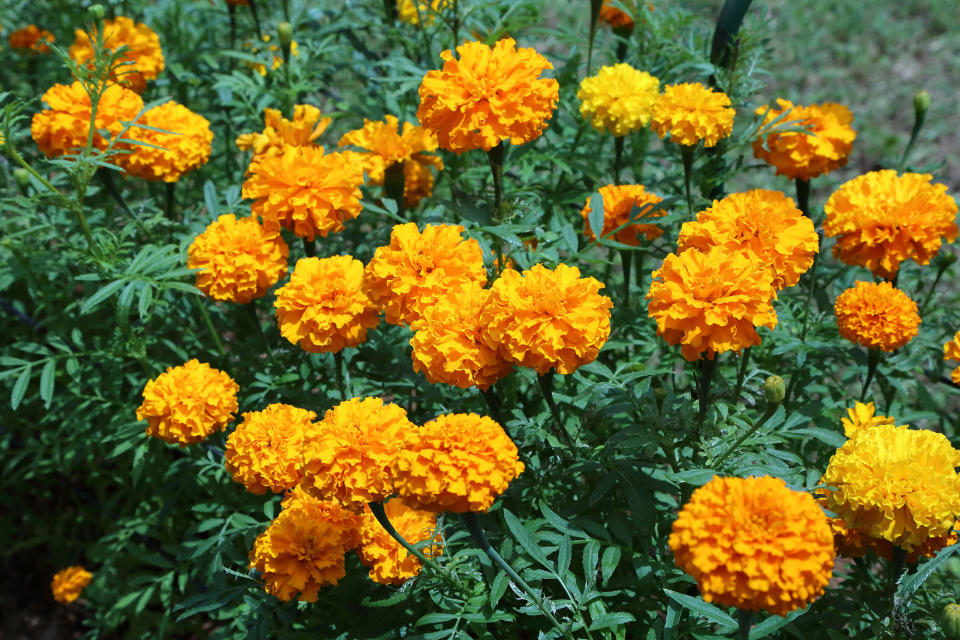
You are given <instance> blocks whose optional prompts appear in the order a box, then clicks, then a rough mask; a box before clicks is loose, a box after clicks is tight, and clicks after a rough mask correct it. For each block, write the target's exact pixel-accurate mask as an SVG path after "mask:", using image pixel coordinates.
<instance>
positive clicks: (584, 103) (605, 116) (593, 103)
mask: <svg viewBox="0 0 960 640" xmlns="http://www.w3.org/2000/svg"><path fill="white" fill-rule="evenodd" d="M621 13H622V12H621ZM631 24H632V23H631ZM659 95H660V81H659V80H658V79H657V78H655V77H654V76H652V75H650V74H649V73H647V72H646V71H640V70H639V69H634V68H633V67H631V66H630V65H628V64H625V63H622V62H621V63H619V64H615V65H610V66H606V67H600V70H599V71H597V73H596V75H593V76H590V77H588V78H584V79H583V81H582V82H580V88H579V89H578V90H577V99H578V100H580V115H581V116H583V117H584V118H586V119H587V120H589V121H590V124H591V125H592V126H593V128H594V129H597V130H599V131H604V130H606V131H608V132H609V133H611V134H613V135H614V136H617V137H620V136H625V135H627V134H628V133H634V132H636V131H639V130H641V129H643V128H644V127H646V126H647V125H648V124H650V116H651V114H652V113H653V103H654V102H655V101H656V100H657V97H658V96H659Z"/></svg>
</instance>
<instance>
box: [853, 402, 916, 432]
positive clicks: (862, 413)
mask: <svg viewBox="0 0 960 640" xmlns="http://www.w3.org/2000/svg"><path fill="white" fill-rule="evenodd" d="M840 423H841V424H842V425H843V435H845V436H847V437H848V438H852V437H853V436H855V435H856V434H858V433H861V432H862V431H864V430H865V429H871V428H873V427H875V426H877V425H881V424H883V425H890V426H892V425H893V418H892V417H890V416H881V415H878V414H877V409H876V407H874V406H873V403H872V402H868V403H866V404H864V403H862V402H857V403H856V404H855V405H853V407H851V408H849V409H847V417H846V418H841V419H840ZM903 426H906V425H903Z"/></svg>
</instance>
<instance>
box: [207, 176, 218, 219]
mask: <svg viewBox="0 0 960 640" xmlns="http://www.w3.org/2000/svg"><path fill="white" fill-rule="evenodd" d="M203 203H204V204H205V205H206V206H207V213H208V214H209V216H210V218H211V219H212V220H216V219H217V212H218V211H219V210H220V206H219V205H218V199H217V187H216V185H215V184H213V181H212V180H207V181H206V182H204V183H203Z"/></svg>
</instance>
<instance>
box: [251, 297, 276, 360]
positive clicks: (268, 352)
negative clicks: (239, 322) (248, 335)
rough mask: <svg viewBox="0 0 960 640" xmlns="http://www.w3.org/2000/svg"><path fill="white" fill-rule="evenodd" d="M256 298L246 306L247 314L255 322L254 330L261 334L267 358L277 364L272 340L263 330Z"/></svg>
mask: <svg viewBox="0 0 960 640" xmlns="http://www.w3.org/2000/svg"><path fill="white" fill-rule="evenodd" d="M254 302H255V301H254V300H251V301H250V302H248V303H247V304H245V305H244V306H245V307H246V308H247V315H248V317H249V318H250V322H251V323H253V328H254V331H255V332H256V333H257V335H258V336H260V341H261V342H262V343H263V351H264V353H265V354H266V355H267V360H269V361H270V362H271V363H272V364H274V365H276V364H277V362H276V360H274V359H273V351H272V350H271V349H270V340H268V339H267V334H266V333H265V332H264V330H263V324H262V323H261V322H260V316H258V315H257V307H256V306H255V305H254Z"/></svg>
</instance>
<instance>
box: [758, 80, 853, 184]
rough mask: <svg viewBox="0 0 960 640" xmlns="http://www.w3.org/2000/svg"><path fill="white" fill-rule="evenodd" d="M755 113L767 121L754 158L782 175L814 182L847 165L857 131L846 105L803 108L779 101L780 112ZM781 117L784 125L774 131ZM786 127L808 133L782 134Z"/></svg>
mask: <svg viewBox="0 0 960 640" xmlns="http://www.w3.org/2000/svg"><path fill="white" fill-rule="evenodd" d="M755 113H756V114H757V115H763V116H764V118H763V122H762V123H761V127H762V131H763V135H761V136H760V137H758V138H757V139H756V140H754V141H753V155H754V156H755V157H757V158H761V159H763V160H766V161H767V162H768V163H770V164H772V165H773V166H774V167H776V169H777V175H778V176H787V177H788V178H790V179H791V180H797V179H799V180H810V179H812V178H816V177H817V176H822V175H823V174H825V173H829V172H830V171H833V170H834V169H836V168H838V167H842V166H844V165H845V164H847V158H848V157H849V156H850V151H851V150H852V149H853V140H854V138H856V137H857V132H856V131H854V130H853V128H852V127H851V126H850V124H851V123H852V122H853V113H851V112H850V109H848V108H847V107H845V106H843V105H842V104H834V103H832V102H825V103H823V104H814V105H810V106H809V107H803V106H800V105H794V104H793V103H792V102H790V101H789V100H784V99H782V98H777V108H776V109H771V108H769V107H759V108H757V110H756V112H755ZM781 116H782V117H781ZM777 118H781V119H780V122H779V123H777V124H776V125H772V126H773V129H772V130H771V129H770V128H769V127H767V125H769V124H770V123H771V122H773V121H774V120H776V119H777ZM784 128H803V129H805V131H779V129H784Z"/></svg>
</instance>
